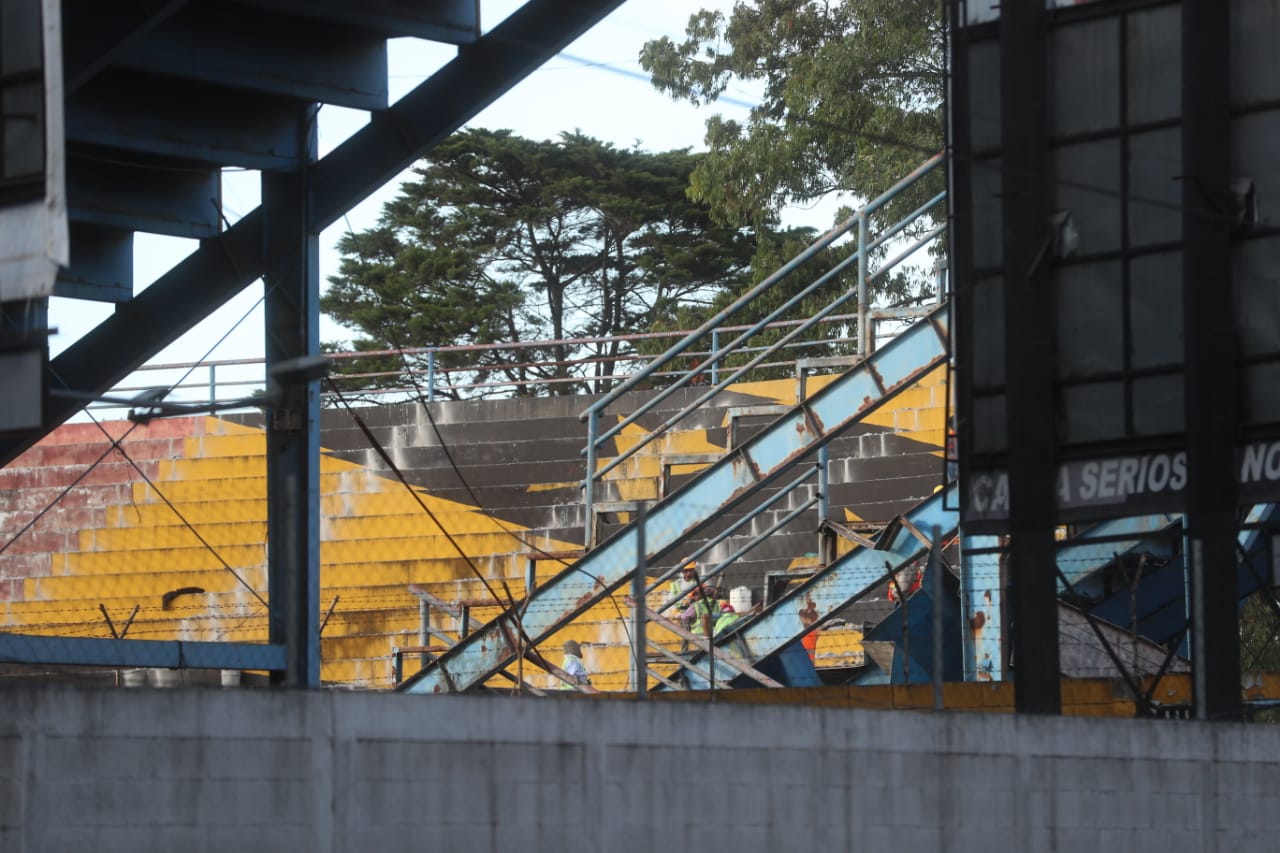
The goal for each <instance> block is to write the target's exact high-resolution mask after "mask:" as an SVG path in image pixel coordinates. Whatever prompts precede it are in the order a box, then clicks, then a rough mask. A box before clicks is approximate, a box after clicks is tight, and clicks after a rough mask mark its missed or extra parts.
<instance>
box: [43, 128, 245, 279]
mask: <svg viewBox="0 0 1280 853" xmlns="http://www.w3.org/2000/svg"><path fill="white" fill-rule="evenodd" d="M221 198H222V187H221V182H220V180H219V175H218V169H217V168H216V167H212V166H208V165H201V164H199V163H194V162H191V161H182V160H171V159H164V158H159V159H157V158H148V157H129V156H126V155H123V154H121V153H120V152H109V151H100V150H83V149H82V150H75V149H72V150H71V151H68V152H67V216H68V218H69V219H70V220H71V221H72V222H84V223H90V224H94V225H105V226H110V227H113V228H124V229H129V230H131V231H146V232H147V233H150V234H168V235H170V236H172V237H190V238H193V239H197V240H199V239H203V238H205V237H213V236H215V235H217V233H218V232H219V231H220V230H221V229H222V221H221V217H220V216H219V208H220V205H221ZM75 251H76V247H75V245H74V243H73V244H72V247H71V252H72V255H73V256H74V254H75ZM128 282H129V284H130V285H132V279H129V280H128Z"/></svg>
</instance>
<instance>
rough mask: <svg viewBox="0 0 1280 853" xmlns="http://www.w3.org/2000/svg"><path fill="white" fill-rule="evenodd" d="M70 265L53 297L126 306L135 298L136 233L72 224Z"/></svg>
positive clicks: (61, 276)
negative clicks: (134, 234) (134, 246)
mask: <svg viewBox="0 0 1280 853" xmlns="http://www.w3.org/2000/svg"><path fill="white" fill-rule="evenodd" d="M70 233H71V264H70V265H69V266H68V267H67V268H66V269H64V270H62V271H61V272H59V273H58V280H57V282H55V283H54V286H53V295H54V296H65V297H68V298H71V299H90V300H96V301H99V302H125V301H128V300H129V299H131V298H133V232H132V231H124V230H121V229H118V228H101V227H99V226H96V225H84V224H81V223H77V222H72V223H71V232H70Z"/></svg>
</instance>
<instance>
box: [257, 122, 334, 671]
mask: <svg viewBox="0 0 1280 853" xmlns="http://www.w3.org/2000/svg"><path fill="white" fill-rule="evenodd" d="M317 113H318V109H317V108H316V107H315V106H314V105H309V106H306V107H304V108H300V109H299V110H298V115H297V123H298V135H299V150H301V151H304V152H306V156H305V157H304V159H303V161H302V162H301V163H300V164H299V167H298V169H297V171H295V172H292V173H264V174H263V176H262V201H263V204H262V207H263V210H265V211H266V216H265V218H264V220H263V228H262V233H263V256H264V258H265V259H266V266H267V272H266V275H265V281H266V298H265V300H264V306H265V314H266V361H267V372H268V375H269V376H270V375H271V374H272V371H273V368H277V367H278V366H279V365H280V364H281V363H282V362H286V361H289V360H290V359H296V358H301V357H304V356H314V355H317V354H319V352H320V308H319V300H320V274H319V262H320V241H319V234H318V233H317V232H315V231H313V230H311V229H310V227H309V226H308V224H307V202H308V195H309V193H308V189H307V187H308V183H307V172H308V170H309V168H310V162H311V161H313V160H314V159H315V156H316V147H317V146H316V140H317V132H316V116H317ZM271 384H272V386H273V390H274V391H275V393H277V394H279V398H278V401H277V404H276V405H275V406H274V407H273V408H271V409H269V410H268V413H267V582H268V585H269V595H270V598H269V603H270V627H269V635H270V641H271V642H272V643H281V644H284V646H285V648H286V661H285V671H284V672H275V673H272V680H273V681H275V682H277V683H284V684H286V685H289V686H293V687H318V686H319V685H320V629H319V619H320V385H319V382H318V381H317V380H310V381H307V380H302V379H297V378H294V377H290V376H288V375H287V374H285V375H281V376H277V377H276V378H274V379H273V380H271Z"/></svg>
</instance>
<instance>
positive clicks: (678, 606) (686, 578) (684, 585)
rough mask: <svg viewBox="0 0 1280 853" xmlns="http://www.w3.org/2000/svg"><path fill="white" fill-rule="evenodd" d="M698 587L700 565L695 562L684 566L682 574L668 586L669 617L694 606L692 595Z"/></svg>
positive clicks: (667, 608) (691, 561)
mask: <svg viewBox="0 0 1280 853" xmlns="http://www.w3.org/2000/svg"><path fill="white" fill-rule="evenodd" d="M697 585H698V564H697V562H695V561H694V560H690V561H689V562H687V563H685V564H684V567H683V568H682V569H680V574H679V575H677V576H676V577H674V578H672V579H671V583H670V584H668V585H667V606H666V610H667V615H668V616H677V615H679V614H681V613H683V612H684V611H685V608H687V607H689V606H690V605H692V604H693V598H692V596H691V595H690V593H691V592H692V591H693V588H694V587H696V586H697Z"/></svg>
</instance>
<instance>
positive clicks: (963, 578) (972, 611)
mask: <svg viewBox="0 0 1280 853" xmlns="http://www.w3.org/2000/svg"><path fill="white" fill-rule="evenodd" d="M999 547H1000V539H999V537H997V536H965V537H963V538H962V539H961V540H960V608H961V610H960V621H961V623H962V630H961V632H960V636H961V638H962V640H961V654H962V656H963V664H964V680H965V681H1003V680H1004V677H1005V671H1004V642H1003V640H1004V638H1003V630H1002V628H1001V626H1002V625H1003V621H1004V589H1003V585H1002V584H1001V583H1000V554H999V553H998V550H997V549H999Z"/></svg>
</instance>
